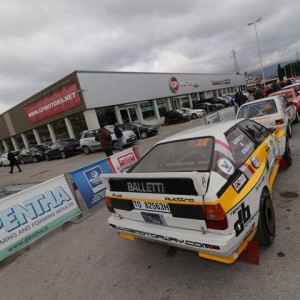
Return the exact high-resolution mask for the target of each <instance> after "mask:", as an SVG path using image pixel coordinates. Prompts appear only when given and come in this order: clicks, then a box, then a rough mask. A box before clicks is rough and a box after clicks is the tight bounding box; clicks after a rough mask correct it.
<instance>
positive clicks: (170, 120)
mask: <svg viewBox="0 0 300 300" xmlns="http://www.w3.org/2000/svg"><path fill="white" fill-rule="evenodd" d="M164 117H165V124H166V125H169V124H176V123H183V122H188V121H189V120H190V116H189V114H187V113H180V112H178V111H176V110H175V109H173V110H170V111H167V112H166V113H165V115H164Z"/></svg>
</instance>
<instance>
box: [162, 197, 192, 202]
mask: <svg viewBox="0 0 300 300" xmlns="http://www.w3.org/2000/svg"><path fill="white" fill-rule="evenodd" d="M165 200H169V201H185V202H195V200H194V199H191V198H183V197H175V198H170V197H165Z"/></svg>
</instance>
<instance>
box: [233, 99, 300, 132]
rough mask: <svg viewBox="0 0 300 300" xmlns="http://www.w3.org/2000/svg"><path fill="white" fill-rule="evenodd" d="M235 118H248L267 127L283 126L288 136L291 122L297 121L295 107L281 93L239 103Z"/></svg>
mask: <svg viewBox="0 0 300 300" xmlns="http://www.w3.org/2000/svg"><path fill="white" fill-rule="evenodd" d="M236 118H237V119H241V118H250V119H252V120H254V121H256V122H258V123H261V124H263V125H264V126H265V127H268V128H270V127H280V128H283V129H285V130H286V132H287V135H288V137H292V126H291V124H292V123H293V122H295V123H299V114H298V111H297V109H296V107H295V106H294V105H293V104H292V103H290V102H288V101H287V99H286V98H285V97H283V96H281V95H274V96H272V97H267V98H263V99H259V100H255V101H251V102H247V103H245V104H243V105H241V107H240V108H239V110H238V112H237V115H236Z"/></svg>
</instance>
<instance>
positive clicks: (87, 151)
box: [82, 146, 91, 155]
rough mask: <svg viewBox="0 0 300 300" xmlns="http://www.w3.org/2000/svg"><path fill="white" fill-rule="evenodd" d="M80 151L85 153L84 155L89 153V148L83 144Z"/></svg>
mask: <svg viewBox="0 0 300 300" xmlns="http://www.w3.org/2000/svg"><path fill="white" fill-rule="evenodd" d="M82 152H83V153H84V154H85V155H88V154H90V153H91V149H90V148H89V147H88V146H83V147H82Z"/></svg>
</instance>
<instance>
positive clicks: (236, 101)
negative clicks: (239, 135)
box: [230, 78, 296, 107]
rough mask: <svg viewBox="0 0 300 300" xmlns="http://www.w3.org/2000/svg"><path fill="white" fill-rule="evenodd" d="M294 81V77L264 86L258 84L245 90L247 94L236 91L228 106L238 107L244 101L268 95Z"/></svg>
mask: <svg viewBox="0 0 300 300" xmlns="http://www.w3.org/2000/svg"><path fill="white" fill-rule="evenodd" d="M294 83H296V80H295V79H294V78H289V79H287V80H281V81H277V82H274V83H272V84H269V85H267V86H266V87H265V88H263V86H261V85H259V86H258V87H255V88H253V89H249V90H247V93H248V96H246V95H245V94H244V93H243V92H237V93H236V94H235V95H234V96H233V97H232V98H231V101H230V106H237V107H240V106H241V105H243V104H244V103H246V102H250V101H254V100H258V99H261V98H265V97H268V96H269V95H270V94H272V93H274V92H277V91H280V90H281V89H282V88H283V87H285V86H288V85H291V84H294Z"/></svg>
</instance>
